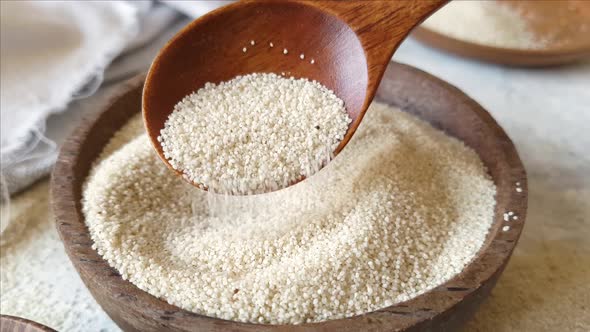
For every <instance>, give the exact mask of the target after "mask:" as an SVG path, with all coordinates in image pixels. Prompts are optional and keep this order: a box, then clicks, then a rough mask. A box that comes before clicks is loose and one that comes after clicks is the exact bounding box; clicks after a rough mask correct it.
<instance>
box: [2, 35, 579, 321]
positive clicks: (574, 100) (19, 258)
mask: <svg viewBox="0 0 590 332" xmlns="http://www.w3.org/2000/svg"><path fill="white" fill-rule="evenodd" d="M395 59H396V60H398V61H400V62H404V63H407V64H410V65H413V66H416V67H418V68H421V69H423V70H425V71H428V72H430V73H432V74H434V75H436V76H438V77H440V78H442V79H444V80H446V81H448V82H450V83H452V84H454V85H456V86H457V87H458V88H460V89H462V90H463V91H465V92H466V93H467V94H468V95H470V96H471V97H472V98H474V99H475V100H477V101H478V102H480V103H481V104H482V105H483V106H484V107H485V108H486V109H487V110H488V111H489V112H490V113H491V114H492V115H493V116H494V118H495V119H496V120H497V121H498V122H499V123H500V125H501V126H502V127H503V128H504V129H505V130H506V132H507V133H508V135H509V136H510V137H511V138H512V140H513V141H514V142H515V144H516V147H517V148H518V151H519V153H520V156H521V158H522V160H523V162H524V164H525V167H526V169H527V172H528V177H529V210H528V217H527V223H526V227H525V229H524V233H523V235H522V237H521V240H520V243H519V244H518V246H517V249H516V251H515V253H514V255H513V257H512V259H511V261H510V263H509V265H508V267H507V269H506V271H505V272H504V274H503V275H502V277H501V278H500V281H499V282H498V285H497V287H496V288H495V289H494V290H493V292H492V296H491V297H490V298H489V299H488V300H487V302H486V303H484V305H483V306H482V307H481V309H480V310H479V311H478V313H477V314H476V316H475V319H474V320H472V321H471V322H470V323H468V325H467V327H466V331H494V332H501V331H590V59H589V60H588V61H586V62H584V63H579V64H576V65H571V66H566V67H558V68H549V69H518V68H506V67H499V66H495V65H488V64H481V63H477V62H473V61H470V60H465V59H461V58H457V57H454V56H450V55H445V54H443V53H440V52H438V51H435V50H431V49H428V48H425V47H423V46H421V45H420V44H418V43H416V42H414V41H412V40H409V41H407V42H405V43H404V44H403V45H402V47H401V48H400V49H399V51H398V53H397V54H396V56H395ZM11 215H12V218H15V220H14V221H15V223H14V224H13V225H23V226H25V227H26V228H25V230H24V231H23V232H21V233H20V235H19V236H18V237H16V238H15V240H14V241H13V242H12V243H10V244H8V245H6V246H4V247H2V248H1V249H2V251H1V253H0V257H1V298H0V311H1V313H2V314H11V315H17V316H23V317H26V318H29V319H32V320H35V321H39V322H41V323H44V324H46V325H49V326H51V327H53V328H55V329H57V330H60V331H117V330H118V329H117V327H116V325H115V324H114V323H113V322H112V321H111V320H110V319H109V318H108V316H107V315H106V314H104V313H103V312H102V311H101V309H100V307H99V306H98V305H97V304H96V303H95V302H94V300H93V299H92V297H91V296H90V294H89V293H88V291H87V290H86V288H85V287H84V285H83V284H82V282H81V281H80V279H79V277H78V275H77V274H76V272H75V271H74V269H73V267H72V265H71V264H70V262H69V260H68V259H67V257H66V254H65V252H64V250H63V247H62V244H61V242H60V240H59V237H58V236H57V233H56V231H55V228H54V225H53V219H52V217H51V215H50V212H49V209H48V184H47V181H44V182H41V183H39V184H37V185H35V186H34V187H32V188H31V189H29V190H28V191H26V192H25V193H23V194H21V195H19V196H18V197H15V199H14V200H13V202H12V206H11ZM11 227H15V226H11ZM12 231H14V230H12Z"/></svg>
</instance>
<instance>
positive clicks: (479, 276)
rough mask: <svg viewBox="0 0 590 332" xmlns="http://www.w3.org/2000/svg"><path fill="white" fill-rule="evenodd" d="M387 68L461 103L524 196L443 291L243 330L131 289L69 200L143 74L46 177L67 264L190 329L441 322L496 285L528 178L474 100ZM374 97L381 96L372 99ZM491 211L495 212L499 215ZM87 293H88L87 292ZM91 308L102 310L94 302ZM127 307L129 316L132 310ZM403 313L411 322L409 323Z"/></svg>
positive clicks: (514, 199) (74, 137) (404, 68)
mask: <svg viewBox="0 0 590 332" xmlns="http://www.w3.org/2000/svg"><path fill="white" fill-rule="evenodd" d="M389 68H390V69H391V68H393V69H394V70H393V71H394V72H395V73H396V74H404V75H414V76H417V77H418V78H419V79H420V81H421V82H424V83H427V84H428V85H430V86H432V87H434V88H436V89H438V90H439V91H438V92H439V93H441V94H444V96H451V97H452V98H458V100H459V101H460V102H461V104H463V105H466V107H469V108H470V109H471V110H472V111H473V112H474V114H475V115H476V116H477V117H478V118H479V119H480V120H481V121H482V122H483V123H485V124H487V125H488V126H489V129H490V131H491V132H493V134H494V136H495V137H494V138H495V140H496V141H498V144H499V145H500V146H501V147H502V151H503V153H504V158H505V160H506V162H507V167H508V168H509V169H510V179H507V180H506V181H504V182H505V183H511V184H512V185H514V183H516V182H520V185H521V188H522V192H521V193H518V195H514V194H513V195H511V196H510V204H511V205H515V206H519V207H521V208H520V209H519V220H518V222H513V223H512V224H511V225H510V231H507V232H504V231H502V230H501V226H502V223H501V222H498V220H499V218H500V219H501V218H502V216H499V215H498V214H497V213H496V214H495V216H494V222H493V224H492V228H491V229H490V231H489V232H490V233H489V234H488V238H489V239H488V241H487V244H484V246H483V247H482V248H481V249H480V251H479V253H478V254H477V256H476V257H475V258H474V259H473V260H472V261H471V262H470V263H469V264H468V265H467V266H465V268H464V269H463V270H462V271H461V272H460V273H459V274H457V275H455V276H454V277H453V278H451V279H450V280H448V281H447V282H445V283H444V284H442V285H439V286H437V287H435V288H433V289H431V290H429V291H427V292H425V293H423V294H421V295H419V296H417V297H414V298H412V299H410V300H408V301H404V302H400V303H397V304H394V305H392V306H389V307H386V308H382V309H379V310H376V311H372V312H369V313H365V314H362V315H357V316H352V317H348V318H342V319H335V320H327V321H322V322H316V323H304V324H298V325H288V324H285V325H272V324H255V323H243V322H236V321H229V320H224V319H219V318H214V317H209V316H205V315H201V314H197V313H193V312H189V311H187V310H184V309H180V308H178V307H176V306H173V305H170V304H168V303H167V302H166V301H164V300H161V299H159V298H156V297H154V296H153V295H151V294H149V293H147V292H145V291H143V290H141V289H139V288H137V287H136V286H135V285H133V284H132V283H131V282H129V281H127V280H123V279H122V278H121V276H120V275H119V273H118V272H117V271H116V270H115V269H114V268H112V267H111V266H110V265H109V264H108V263H107V262H106V261H105V260H103V259H102V257H101V256H100V255H99V254H98V253H97V252H96V251H95V250H94V249H92V248H91V246H92V245H93V241H92V239H91V238H90V235H89V232H88V228H87V227H86V225H85V223H84V217H83V214H82V212H81V201H76V200H75V197H76V192H78V193H79V192H81V186H82V183H83V181H84V180H85V178H86V177H87V176H88V174H85V175H84V178H83V179H81V181H80V183H79V184H76V174H75V171H74V168H75V165H76V163H77V162H78V160H80V153H81V152H83V151H81V148H82V147H83V146H84V143H85V139H86V138H87V136H88V134H89V133H90V132H91V131H92V130H97V128H95V124H96V123H97V121H99V119H101V118H102V117H103V116H104V114H105V113H107V112H108V111H109V109H110V108H111V107H112V106H113V104H115V103H116V102H117V101H118V100H119V99H120V98H121V97H123V96H125V95H126V94H128V93H130V92H132V91H134V90H137V89H138V87H140V86H142V84H143V82H144V80H145V74H141V75H138V76H137V77H135V78H133V79H131V80H129V81H128V82H127V84H126V86H125V87H124V88H122V92H121V93H119V94H118V95H117V96H115V97H113V98H112V100H111V102H110V103H109V104H108V106H106V107H105V109H104V110H103V111H102V112H99V113H98V114H95V115H94V116H92V117H89V118H87V119H85V120H83V121H82V122H81V124H80V126H79V127H78V128H77V129H76V130H75V131H74V132H73V133H72V134H71V135H70V136H69V137H68V139H67V140H66V141H65V142H64V144H63V146H62V148H61V151H60V155H59V158H58V161H57V163H56V166H55V168H54V171H53V174H52V181H51V196H52V208H53V211H54V215H55V221H56V227H57V231H58V233H59V235H60V238H61V239H62V241H63V243H64V247H65V249H66V252H67V253H68V256H69V258H70V260H71V261H72V263H73V264H74V266H75V267H76V269H77V270H78V273H79V274H80V275H81V276H82V279H83V281H84V282H85V283H86V284H87V281H86V280H85V277H86V278H90V279H92V281H93V282H94V284H95V285H99V286H100V287H101V288H103V289H101V291H103V292H107V291H109V290H116V289H119V290H120V289H125V291H126V292H128V293H129V294H119V295H118V296H117V301H119V302H124V303H127V304H129V306H130V307H133V305H132V304H133V302H134V301H138V299H140V300H144V301H143V302H141V307H142V308H143V309H144V310H147V311H150V312H155V313H162V315H164V316H161V317H164V318H166V317H165V315H170V314H178V315H179V316H181V317H183V318H185V319H189V320H191V324H199V323H206V326H220V325H221V326H225V327H231V328H232V329H234V330H242V329H243V330H248V331H251V330H252V331H256V330H259V329H264V330H268V329H270V330H275V329H276V330H281V331H282V330H284V329H290V330H293V329H296V330H297V329H301V330H306V329H310V328H318V329H321V330H324V329H326V328H332V327H338V326H347V325H349V324H350V323H353V322H356V323H359V321H358V320H362V321H361V322H367V321H373V320H377V321H383V320H387V319H389V318H383V316H380V314H383V313H386V314H387V315H389V316H390V317H392V318H391V319H404V320H405V321H404V322H403V324H402V323H399V324H397V325H404V326H405V327H404V329H405V328H407V327H414V326H416V325H418V324H426V323H428V322H429V321H431V320H432V319H434V318H435V317H440V316H442V315H443V314H444V313H445V312H448V311H450V310H451V309H453V307H455V306H457V305H458V304H459V303H460V302H462V301H463V300H464V299H465V298H468V297H470V296H471V297H475V296H478V295H477V292H476V291H479V290H480V289H481V288H482V286H484V285H486V283H487V282H488V281H490V280H491V279H497V277H498V276H499V274H500V273H501V272H502V271H503V269H504V267H505V265H506V264H507V262H508V260H509V258H510V256H511V254H512V251H513V250H514V247H515V246H516V243H517V241H518V239H519V237H520V234H521V232H522V229H523V227H524V222H525V220H526V207H527V197H528V189H527V179H526V172H525V170H524V167H523V165H522V162H521V161H520V158H519V156H518V154H517V151H516V148H515V147H514V145H513V143H512V141H511V140H510V139H509V138H508V136H507V135H506V133H505V132H504V131H503V130H502V128H501V127H500V126H499V125H498V124H497V123H496V122H495V120H494V119H493V118H492V117H491V115H490V114H489V113H488V112H487V111H485V109H483V107H481V106H480V105H479V104H478V103H476V102H475V101H474V100H473V99H471V98H469V97H468V96H466V95H465V94H464V93H463V92H461V91H460V90H459V89H457V88H456V87H454V86H452V85H450V84H448V83H446V82H444V81H442V80H440V79H438V78H436V77H434V76H432V75H430V74H428V73H426V72H423V71H422V70H419V69H416V68H413V67H411V66H408V65H404V64H399V63H390V64H389ZM386 76H387V73H386ZM378 97H379V94H378V95H377V97H376V98H378ZM139 112H141V108H138V109H137V113H139ZM123 124H124V123H121V124H120V126H119V128H120V127H121V126H122V125H123ZM495 182H496V181H495ZM496 186H497V188H498V192H499V191H500V184H499V183H496ZM503 189H506V188H503ZM510 189H511V190H512V191H513V192H514V187H511V188H510ZM496 211H498V209H497V208H496ZM494 226H495V227H494ZM494 232H495V233H494ZM483 261H485V262H486V263H485V264H484V266H485V267H479V268H476V266H479V265H481V264H483ZM490 262H492V263H490ZM486 264H487V265H486ZM87 286H88V284H87ZM491 287H493V285H491ZM490 289H491V288H490ZM90 290H91V291H92V289H90ZM447 293H460V294H461V296H462V298H461V299H458V298H456V297H451V296H448V295H445V294H447ZM93 295H95V294H93ZM95 297H96V295H95ZM432 298H436V301H438V302H440V303H439V305H440V306H441V307H442V310H437V311H433V310H432V309H429V308H428V307H427V306H425V305H424V304H425V303H429V300H431V299H432ZM97 302H99V303H100V301H97ZM441 303H442V304H441ZM101 305H102V303H101ZM133 308H134V309H133V310H136V309H135V307H133ZM416 313H418V314H416ZM109 314H110V313H109ZM408 314H415V315H411V316H408ZM137 315H141V313H138V314H137ZM389 316H388V317H389ZM139 317H144V316H139ZM166 322H167V321H164V320H163V321H161V323H162V324H164V323H166ZM338 324H340V325H338ZM191 326H198V325H191Z"/></svg>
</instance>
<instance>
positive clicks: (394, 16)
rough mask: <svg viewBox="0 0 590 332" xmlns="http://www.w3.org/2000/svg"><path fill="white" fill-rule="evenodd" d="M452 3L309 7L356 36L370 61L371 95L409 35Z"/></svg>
mask: <svg viewBox="0 0 590 332" xmlns="http://www.w3.org/2000/svg"><path fill="white" fill-rule="evenodd" d="M448 1H449V0H371V1H363V0H349V1H346V0H345V1H308V3H309V4H310V5H312V6H315V7H317V8H320V9H323V10H325V11H327V12H330V13H332V14H333V15H335V16H337V17H339V18H340V19H341V20H343V21H344V22H346V23H347V24H348V25H349V26H350V28H351V29H352V30H353V31H354V32H355V33H356V35H357V37H358V39H359V41H360V42H361V44H362V46H363V48H364V49H365V55H366V58H367V69H368V76H369V77H368V86H367V91H368V92H369V93H370V92H373V93H374V92H375V90H376V89H377V86H378V85H379V82H380V81H381V77H382V76H383V73H384V72H385V68H386V67H387V64H388V63H389V61H390V60H391V57H392V56H393V52H395V50H396V49H397V48H398V46H399V45H400V44H401V42H402V41H403V40H404V39H405V38H406V36H407V35H408V34H409V32H410V31H411V30H412V29H413V28H414V27H415V26H417V25H418V24H420V23H421V22H422V21H423V20H424V19H426V18H427V17H428V16H429V15H430V14H432V13H434V12H435V11H436V10H437V9H439V8H440V7H442V6H443V5H445V4H446V3H447V2H448ZM371 98H372V96H371Z"/></svg>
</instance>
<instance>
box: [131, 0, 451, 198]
mask: <svg viewBox="0 0 590 332" xmlns="http://www.w3.org/2000/svg"><path fill="white" fill-rule="evenodd" d="M444 3H446V0H420V1H370V2H366V1H268V0H267V1H264V0H263V1H245V2H238V3H235V4H232V5H229V6H226V7H222V8H220V9H218V10H216V11H213V12H211V13H210V14H208V15H205V16H203V17H201V18H199V19H197V20H195V21H193V22H192V23H191V24H189V25H188V26H186V27H185V28H184V29H183V30H182V31H180V32H179V33H178V34H177V35H176V36H175V37H174V38H173V39H172V40H170V41H169V42H168V44H167V45H166V46H165V47H164V48H163V49H162V50H161V51H160V53H159V54H158V56H157V57H156V58H155V60H154V62H153V63H152V66H151V68H150V70H149V73H148V75H147V78H146V82H145V87H144V90H143V100H142V112H143V118H144V123H145V127H146V130H147V133H148V135H149V137H150V140H151V142H152V144H153V146H154V148H155V149H156V151H157V152H158V155H159V156H160V158H161V159H162V160H163V161H164V162H165V163H166V165H167V166H168V167H169V168H170V169H172V170H173V171H174V172H176V173H177V174H179V175H182V172H181V171H178V170H175V169H174V168H173V167H172V166H171V165H170V164H169V162H168V160H167V159H166V157H164V153H163V150H162V146H161V144H160V142H158V136H159V135H160V131H161V130H162V128H164V123H165V121H166V119H167V118H168V116H169V115H170V113H171V112H172V111H173V109H174V105H175V104H176V103H178V102H179V101H180V100H181V99H182V98H183V97H184V96H186V95H188V94H190V93H192V92H194V91H196V90H198V89H199V88H201V87H203V86H204V85H205V83H208V82H211V83H219V82H222V81H228V80H230V79H232V78H234V77H235V76H238V75H245V74H249V73H255V72H265V73H269V72H272V73H276V74H283V75H285V76H293V77H296V78H307V79H310V80H315V81H318V82H319V83H321V84H322V85H324V86H326V87H328V88H329V89H330V90H332V91H334V92H335V94H336V95H337V96H338V97H339V98H340V99H342V100H343V101H344V103H345V107H346V110H347V113H348V115H349V116H350V118H351V119H352V120H353V121H352V122H351V124H350V125H349V128H348V130H347V132H346V134H345V136H344V138H343V140H342V141H341V142H340V144H339V146H338V147H337V148H336V150H335V151H334V155H336V154H338V152H340V151H341V150H342V148H344V146H345V145H346V144H347V143H348V141H349V140H350V138H351V137H352V135H353V134H354V132H355V130H356V128H357V127H358V126H359V124H360V122H361V120H362V118H363V115H364V113H365V112H366V110H367V108H368V106H369V104H370V103H371V101H372V99H373V96H374V95H375V91H376V89H377V87H378V85H379V82H380V81H381V77H382V76H383V72H384V71H385V68H386V67H387V64H388V63H389V61H390V59H391V56H392V55H393V52H394V51H395V49H396V48H397V47H398V46H399V44H400V43H401V42H402V41H403V39H404V38H405V37H406V36H407V35H408V33H409V32H410V31H411V30H412V29H413V28H414V27H415V26H416V25H418V24H419V23H420V22H421V21H423V20H424V19H425V18H426V17H427V16H428V15H429V14H431V13H433V12H434V11H435V10H436V9H438V8H439V7H441V6H442V5H443V4H444ZM191 183H192V182H191ZM193 184H194V183H193ZM194 185H197V186H199V187H201V188H204V189H206V186H203V185H199V184H194Z"/></svg>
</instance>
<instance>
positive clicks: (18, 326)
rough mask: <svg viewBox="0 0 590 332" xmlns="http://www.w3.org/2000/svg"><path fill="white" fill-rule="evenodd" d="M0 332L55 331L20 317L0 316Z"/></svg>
mask: <svg viewBox="0 0 590 332" xmlns="http://www.w3.org/2000/svg"><path fill="white" fill-rule="evenodd" d="M0 332H55V330H54V329H52V328H49V327H47V326H45V325H41V324H39V323H37V322H33V321H30V320H28V319H24V318H21V317H15V316H8V315H0Z"/></svg>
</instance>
